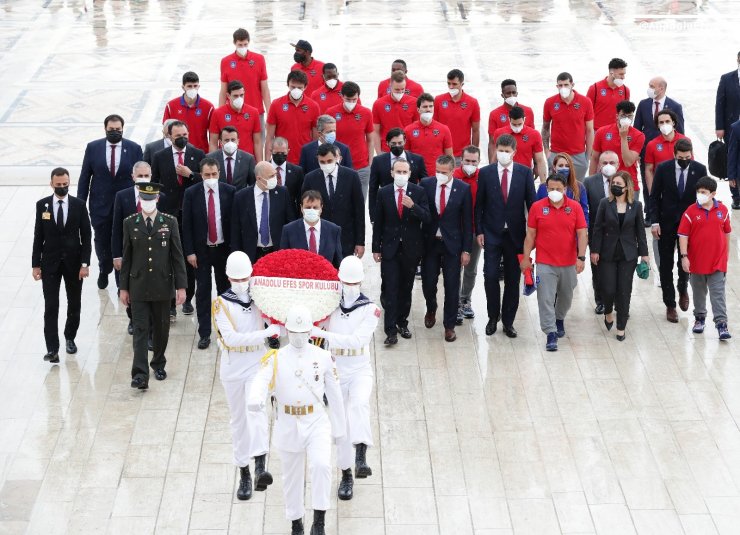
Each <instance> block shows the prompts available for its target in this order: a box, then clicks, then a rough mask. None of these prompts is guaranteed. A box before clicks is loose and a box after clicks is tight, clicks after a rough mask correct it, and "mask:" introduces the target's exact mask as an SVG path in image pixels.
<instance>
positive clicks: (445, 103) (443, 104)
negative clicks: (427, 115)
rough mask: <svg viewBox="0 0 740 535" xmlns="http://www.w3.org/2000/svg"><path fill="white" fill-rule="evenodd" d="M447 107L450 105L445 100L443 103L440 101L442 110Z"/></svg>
mask: <svg viewBox="0 0 740 535" xmlns="http://www.w3.org/2000/svg"><path fill="white" fill-rule="evenodd" d="M449 105H450V103H449V102H447V101H446V100H443V101H442V107H443V108H445V109H447V108H448V107H449Z"/></svg>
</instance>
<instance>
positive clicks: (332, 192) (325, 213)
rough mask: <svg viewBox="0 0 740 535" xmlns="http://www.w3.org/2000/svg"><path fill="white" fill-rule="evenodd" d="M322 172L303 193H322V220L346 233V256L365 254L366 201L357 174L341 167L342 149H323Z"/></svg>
mask: <svg viewBox="0 0 740 535" xmlns="http://www.w3.org/2000/svg"><path fill="white" fill-rule="evenodd" d="M317 154H318V155H317V158H318V162H319V167H320V168H319V169H316V170H315V171H311V172H310V173H308V174H307V175H306V178H305V179H304V180H303V191H304V192H306V191H308V190H315V191H318V192H319V193H321V197H322V199H323V200H324V207H323V210H322V211H321V215H322V218H323V219H325V220H326V221H331V222H332V223H334V224H335V225H338V226H339V228H341V229H342V256H343V257H344V256H350V255H353V254H354V255H356V256H358V257H360V258H362V255H363V254H365V201H364V199H363V198H362V184H361V183H360V175H358V174H357V171H355V170H354V169H350V168H348V167H344V166H341V165H339V149H338V148H337V147H336V146H334V145H332V144H328V143H327V144H324V145H321V146H320V147H319V151H318V153H317Z"/></svg>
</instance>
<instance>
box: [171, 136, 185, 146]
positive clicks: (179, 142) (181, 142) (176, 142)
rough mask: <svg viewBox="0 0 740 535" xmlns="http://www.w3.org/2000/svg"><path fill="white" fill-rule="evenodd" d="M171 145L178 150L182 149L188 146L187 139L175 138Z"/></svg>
mask: <svg viewBox="0 0 740 535" xmlns="http://www.w3.org/2000/svg"><path fill="white" fill-rule="evenodd" d="M172 144H173V145H174V146H175V147H177V148H178V149H184V148H185V147H186V146H187V144H188V138H187V137H178V138H176V139H175V140H174V141H173V142H172Z"/></svg>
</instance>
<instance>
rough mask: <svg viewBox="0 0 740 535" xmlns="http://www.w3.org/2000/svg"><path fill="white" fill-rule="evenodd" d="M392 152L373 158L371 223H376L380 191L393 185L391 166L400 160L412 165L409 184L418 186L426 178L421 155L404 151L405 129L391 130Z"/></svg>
mask: <svg viewBox="0 0 740 535" xmlns="http://www.w3.org/2000/svg"><path fill="white" fill-rule="evenodd" d="M385 142H386V143H387V144H388V147H389V148H390V152H383V153H381V154H378V155H377V156H375V157H374V158H373V161H372V163H371V164H370V184H369V186H368V203H367V206H368V209H369V210H370V222H373V221H375V206H376V205H377V201H378V189H380V188H382V187H383V186H387V185H388V184H392V183H393V173H391V166H392V165H393V163H394V162H395V161H396V160H398V159H401V160H406V161H407V162H409V164H410V165H411V175H410V176H409V182H411V183H412V184H418V183H419V182H421V179H422V178H424V177H425V176H426V174H427V173H426V163H425V162H424V158H423V157H422V156H420V155H419V154H414V153H413V152H409V151H407V150H404V147H405V146H406V134H405V133H404V131H403V128H391V129H390V130H388V133H387V134H386V136H385Z"/></svg>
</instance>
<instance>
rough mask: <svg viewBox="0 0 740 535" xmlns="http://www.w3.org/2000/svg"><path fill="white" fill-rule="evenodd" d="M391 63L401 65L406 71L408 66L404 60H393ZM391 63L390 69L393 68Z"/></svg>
mask: <svg viewBox="0 0 740 535" xmlns="http://www.w3.org/2000/svg"><path fill="white" fill-rule="evenodd" d="M393 63H400V64H401V65H403V68H404V69H408V66H407V65H406V62H405V61H404V60H402V59H394V60H393ZM393 63H391V67H392V66H393Z"/></svg>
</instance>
